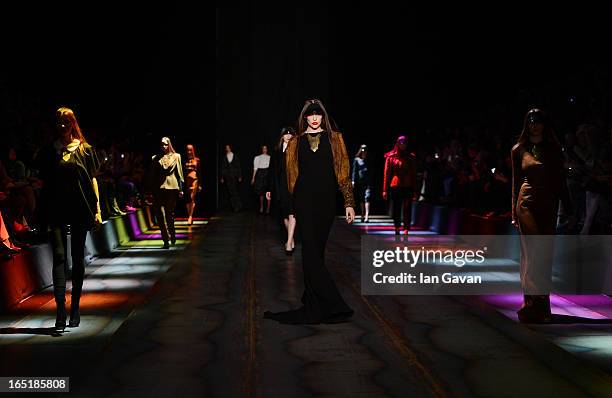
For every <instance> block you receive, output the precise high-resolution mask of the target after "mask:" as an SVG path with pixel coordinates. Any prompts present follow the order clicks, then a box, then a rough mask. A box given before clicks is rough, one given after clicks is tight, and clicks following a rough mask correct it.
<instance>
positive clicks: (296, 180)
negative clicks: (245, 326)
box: [264, 100, 355, 324]
mask: <svg viewBox="0 0 612 398" xmlns="http://www.w3.org/2000/svg"><path fill="white" fill-rule="evenodd" d="M321 124H323V126H324V128H322V126H321ZM298 125H299V128H298V131H300V132H301V133H302V134H300V135H299V136H296V137H294V138H292V139H291V141H290V142H289V145H288V147H287V150H286V167H287V180H288V181H287V182H288V188H289V192H293V200H294V211H295V218H296V222H297V228H298V231H299V233H300V236H301V239H302V267H303V271H304V287H305V289H304V293H303V294H302V300H301V301H302V304H303V306H302V307H300V308H298V309H295V310H291V311H284V312H277V313H272V312H269V311H266V313H265V314H264V317H265V318H269V319H274V320H277V321H279V322H281V323H289V324H318V323H336V322H342V321H345V320H347V319H348V318H350V317H351V316H352V315H353V310H352V309H351V308H350V307H349V306H348V305H347V304H346V302H345V301H344V300H343V299H342V297H341V296H340V292H339V291H338V288H337V287H336V284H335V283H334V281H333V279H332V278H331V275H330V273H329V271H328V269H327V267H326V266H325V246H326V244H327V238H328V236H329V232H330V229H331V226H332V224H333V222H334V218H335V214H336V192H337V190H338V189H339V188H340V190H341V191H342V193H343V195H344V199H345V208H346V218H347V222H349V223H350V222H352V221H353V220H354V218H355V211H354V210H353V203H354V199H353V192H352V186H351V185H352V184H351V180H350V178H349V170H350V165H349V161H348V156H347V153H346V147H345V146H344V141H343V139H342V136H341V134H340V133H337V132H335V131H333V130H332V128H331V124H330V123H329V118H328V117H327V114H326V112H325V109H324V108H323V104H321V103H320V101H318V100H309V101H307V102H306V104H305V105H304V108H303V109H302V114H301V115H300V120H299V121H298Z"/></svg>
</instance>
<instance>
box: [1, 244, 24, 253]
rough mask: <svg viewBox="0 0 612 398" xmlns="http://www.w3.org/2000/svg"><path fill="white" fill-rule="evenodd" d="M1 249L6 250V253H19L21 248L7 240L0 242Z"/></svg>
mask: <svg viewBox="0 0 612 398" xmlns="http://www.w3.org/2000/svg"><path fill="white" fill-rule="evenodd" d="M2 246H3V247H2V251H6V252H7V253H8V254H19V253H21V248H20V247H17V246H13V244H12V243H11V242H9V241H6V242H2Z"/></svg>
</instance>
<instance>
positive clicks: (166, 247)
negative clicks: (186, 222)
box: [162, 242, 170, 249]
mask: <svg viewBox="0 0 612 398" xmlns="http://www.w3.org/2000/svg"><path fill="white" fill-rule="evenodd" d="M162 249H170V245H169V244H168V242H164V245H163V246H162Z"/></svg>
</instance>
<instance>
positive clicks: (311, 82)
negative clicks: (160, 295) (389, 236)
mask: <svg viewBox="0 0 612 398" xmlns="http://www.w3.org/2000/svg"><path fill="white" fill-rule="evenodd" d="M389 4H391V3H389ZM389 4H386V3H383V2H381V3H371V2H368V3H366V2H351V3H345V4H342V5H334V6H331V5H328V4H327V3H318V2H310V3H308V4H305V5H303V6H301V7H287V6H272V5H269V4H267V3H265V4H263V5H262V3H261V2H254V1H250V2H247V4H246V5H245V6H242V7H240V8H232V7H219V6H218V7H217V8H216V9H215V25H216V26H215V56H214V60H213V54H212V48H211V46H210V44H211V41H210V37H211V36H212V15H211V13H210V12H208V13H207V12H205V11H204V10H200V9H197V8H196V7H195V6H193V7H187V6H186V5H185V4H175V3H168V4H159V5H156V4H155V3H148V4H147V5H146V6H143V5H138V6H135V5H133V6H130V5H126V4H125V3H119V2H103V3H102V2H100V3H97V4H93V7H92V4H87V5H81V6H74V5H68V4H62V5H59V6H58V5H47V6H41V5H36V6H35V5H31V4H26V5H22V4H13V5H9V6H3V7H4V9H3V10H2V12H0V42H1V44H2V51H3V57H2V61H1V62H0V88H2V98H1V100H2V102H1V104H0V105H2V115H1V116H2V117H1V118H0V119H1V120H2V123H0V128H1V129H2V131H1V132H0V133H2V135H3V136H4V137H6V136H7V134H5V133H7V132H8V133H11V134H12V135H10V136H11V137H13V138H12V139H13V140H17V141H23V140H38V139H40V137H38V136H36V131H35V130H36V129H34V132H32V129H30V130H28V131H29V133H28V134H29V135H28V134H24V133H23V131H25V130H23V129H20V128H17V129H15V128H13V127H14V123H12V122H7V120H9V119H10V118H11V115H10V113H11V112H10V108H11V106H12V107H13V108H15V107H17V108H19V107H23V106H25V105H23V103H24V102H29V103H30V105H29V106H30V108H32V107H34V108H36V109H37V112H39V113H41V114H46V115H49V114H52V113H53V111H54V110H55V108H56V107H57V106H59V105H68V106H72V107H74V108H75V110H76V111H77V116H79V119H80V122H81V124H82V127H83V128H84V130H85V132H86V133H87V134H88V136H90V137H92V139H93V138H95V139H97V140H100V141H104V140H105V139H106V138H107V137H116V136H119V137H126V136H128V137H133V141H134V142H136V144H137V145H138V146H139V147H142V148H144V150H145V151H146V152H148V153H151V152H152V151H153V150H154V149H155V148H157V145H158V141H159V137H161V136H163V135H169V136H170V137H172V138H173V139H174V141H175V144H176V145H175V146H176V147H177V148H180V149H182V148H183V145H184V144H186V143H187V142H191V143H194V144H195V145H196V146H197V147H198V149H199V152H200V156H201V157H202V160H203V167H204V187H205V190H204V193H205V194H204V203H205V204H206V206H207V209H208V211H212V210H213V209H214V207H215V204H216V200H217V191H216V181H217V177H218V176H217V172H218V171H217V164H218V163H217V162H218V156H219V152H220V150H221V146H222V144H223V143H225V142H230V143H233V144H234V145H235V147H236V152H237V153H239V154H240V155H241V157H242V159H243V165H244V169H245V170H244V172H245V175H246V176H248V175H250V172H251V162H252V158H253V156H255V155H256V154H257V150H258V147H259V145H260V144H262V143H267V144H269V145H273V144H274V143H276V140H277V138H278V134H279V132H280V129H281V127H282V126H283V125H288V124H293V123H294V122H295V119H296V117H297V114H298V112H299V110H300V108H301V105H302V104H303V101H304V100H305V99H306V98H309V97H318V98H320V99H322V100H323V101H324V102H325V104H326V105H327V108H328V110H329V111H330V113H331V114H332V116H333V117H334V119H335V120H336V122H337V123H338V125H339V127H340V129H341V131H343V132H344V134H345V137H346V142H347V145H348V151H349V154H350V155H351V156H352V154H353V153H354V152H355V151H356V149H357V148H358V146H359V145H360V144H361V143H367V144H368V145H369V146H370V148H371V153H370V155H371V158H370V160H371V162H370V163H371V167H373V168H374V169H375V173H379V172H380V167H381V164H382V154H383V152H384V151H386V150H388V149H390V147H391V145H392V143H393V141H394V139H395V137H396V136H397V135H399V134H406V135H408V136H409V137H410V139H411V142H413V143H415V146H418V144H420V143H423V142H426V141H428V140H429V141H431V140H435V139H436V138H437V132H438V131H439V129H442V128H445V127H465V126H469V125H471V124H480V125H483V124H484V125H487V126H490V127H491V128H493V129H497V128H501V127H500V126H503V128H505V129H507V130H509V131H512V132H516V130H517V129H518V128H519V125H520V122H521V118H522V116H523V114H524V112H525V111H526V110H527V108H528V107H530V106H534V105H537V106H542V107H544V108H546V109H548V110H549V111H551V112H552V113H553V116H554V117H555V119H556V120H557V121H558V123H559V125H560V126H561V127H562V128H564V129H571V128H573V127H575V125H576V124H577V123H579V122H581V121H583V120H584V119H585V118H586V117H588V114H589V112H592V110H593V109H594V108H596V109H599V111H600V113H601V115H602V116H603V117H604V119H605V121H606V122H608V121H609V114H610V101H609V95H610V73H609V72H610V71H609V63H608V60H607V51H608V49H609V48H610V45H609V44H610V43H609V39H608V36H609V35H608V34H607V33H608V32H607V28H608V24H607V21H606V20H605V18H606V16H607V14H606V13H605V12H604V10H602V9H593V8H589V7H588V6H586V5H584V4H582V3H581V5H580V7H573V8H571V9H569V8H568V9H559V8H558V7H556V8H543V7H540V8H536V7H535V6H533V5H530V6H528V7H527V6H518V5H516V4H515V3H506V4H496V5H492V6H489V7H485V8H483V7H480V8H478V7H469V8H467V7H465V6H463V7H455V8H452V9H451V8H449V7H448V6H446V5H442V4H441V3H440V4H437V3H431V4H430V5H428V6H426V7H423V6H419V7H416V6H410V7H402V8H400V7H391V6H390V5H389ZM213 64H214V65H215V68H216V71H215V114H214V115H213V112H212V111H213V107H212V106H210V103H211V101H205V97H206V98H207V99H211V100H212V90H210V91H209V90H208V88H209V87H211V85H212V82H211V80H212V75H213V73H212V66H213ZM205 80H206V82H207V83H208V82H211V85H208V84H205V83H204V81H205ZM205 87H206V88H205ZM569 98H573V99H574V100H573V101H571V102H570V101H568V99H569ZM7 104H8V105H7ZM11 104H12V105H11ZM23 117H25V118H27V115H25V116H23ZM213 117H214V124H213ZM11 129H12V130H11ZM22 130H23V131H22Z"/></svg>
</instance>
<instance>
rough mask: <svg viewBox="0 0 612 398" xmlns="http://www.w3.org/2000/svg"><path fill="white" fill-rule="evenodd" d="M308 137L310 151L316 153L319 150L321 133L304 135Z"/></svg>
mask: <svg viewBox="0 0 612 398" xmlns="http://www.w3.org/2000/svg"><path fill="white" fill-rule="evenodd" d="M306 137H308V144H309V145H310V150H311V151H313V152H316V151H317V149H319V142H320V141H321V133H317V134H306Z"/></svg>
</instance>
